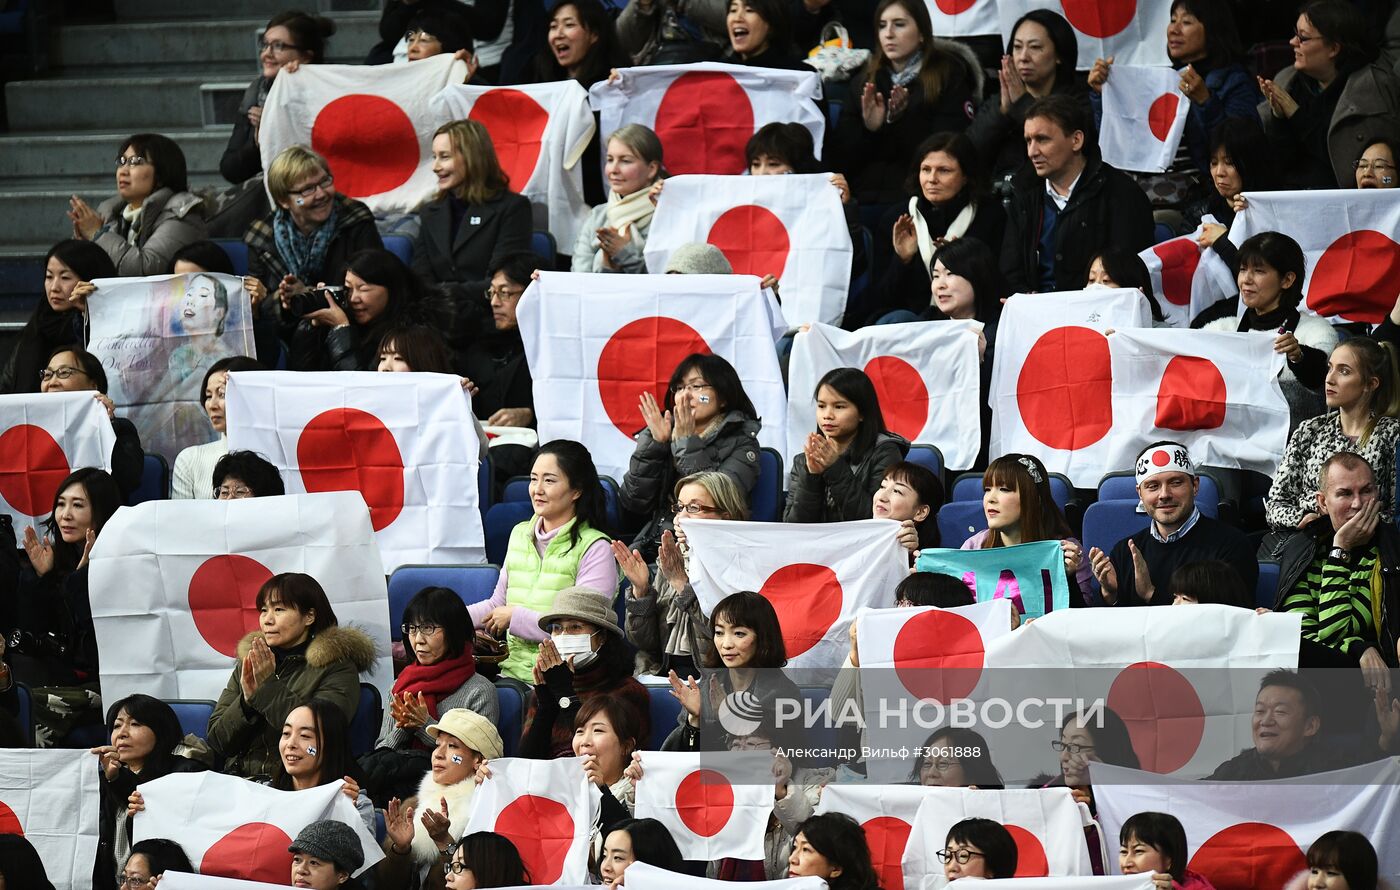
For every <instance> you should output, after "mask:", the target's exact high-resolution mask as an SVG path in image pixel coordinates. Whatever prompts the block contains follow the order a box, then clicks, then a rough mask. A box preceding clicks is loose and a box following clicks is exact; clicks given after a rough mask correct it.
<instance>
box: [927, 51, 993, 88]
mask: <svg viewBox="0 0 1400 890" xmlns="http://www.w3.org/2000/svg"><path fill="white" fill-rule="evenodd" d="M933 48H934V50H935V51H937V52H940V53H946V54H947V55H949V56H951V57H952V58H953V59H955V60H956V61H958V62H960V63H962V67H963V69H964V73H965V74H966V75H967V78H968V81H969V82H970V83H971V84H972V100H973V102H976V101H978V100H979V99H981V97H982V88H983V86H985V85H986V82H987V75H986V74H985V73H984V72H983V71H982V64H981V63H980V62H978V61H977V54H976V53H974V52H973V51H972V49H971V48H970V47H968V46H967V45H966V44H964V43H962V42H961V41H957V40H949V39H947V38H946V37H935V38H933Z"/></svg>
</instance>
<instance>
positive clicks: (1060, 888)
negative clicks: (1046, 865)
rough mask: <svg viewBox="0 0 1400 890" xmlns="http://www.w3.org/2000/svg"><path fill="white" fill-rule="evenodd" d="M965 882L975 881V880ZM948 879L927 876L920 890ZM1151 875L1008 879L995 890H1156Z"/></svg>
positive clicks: (933, 889) (939, 887)
mask: <svg viewBox="0 0 1400 890" xmlns="http://www.w3.org/2000/svg"><path fill="white" fill-rule="evenodd" d="M966 880H972V881H976V880H978V879H977V878H968V879H966ZM946 886H948V879H947V878H945V877H944V876H943V873H942V871H938V872H935V873H934V874H931V875H927V876H926V877H925V878H924V880H923V883H922V884H921V885H920V890H942V888H944V887H946ZM1156 886H1157V885H1156V884H1154V883H1153V882H1152V875H1151V874H1150V873H1149V874H1140V875H1113V876H1107V875H1100V876H1095V877H1090V876H1087V875H1085V876H1079V877H1072V878H1008V879H1006V880H1004V881H1003V880H999V881H997V890H1156Z"/></svg>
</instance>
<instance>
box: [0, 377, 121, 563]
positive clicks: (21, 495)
mask: <svg viewBox="0 0 1400 890" xmlns="http://www.w3.org/2000/svg"><path fill="white" fill-rule="evenodd" d="M94 395H95V393H91V392H50V393H29V394H25V395H0V512H3V513H4V514H5V515H6V516H9V517H10V520H11V522H13V523H14V528H15V534H16V536H18V537H20V538H21V540H22V539H23V534H24V529H26V528H29V527H30V526H36V527H37V526H38V524H39V522H40V521H41V520H42V519H45V518H47V517H48V515H49V513H50V512H51V511H52V510H53V503H54V498H55V497H57V495H58V486H59V485H60V484H62V482H63V480H64V479H66V478H68V476H69V474H71V473H72V472H73V471H74V470H77V469H80V468H82V467H98V468H100V469H103V470H111V469H112V446H114V445H116V444H117V435H116V433H114V432H112V421H111V420H110V419H109V418H108V417H107V409H105V408H103V407H102V403H101V402H99V401H97V399H95V398H94V397H93V396H94ZM37 530H38V531H39V532H40V536H41V537H42V536H43V530H42V529H37Z"/></svg>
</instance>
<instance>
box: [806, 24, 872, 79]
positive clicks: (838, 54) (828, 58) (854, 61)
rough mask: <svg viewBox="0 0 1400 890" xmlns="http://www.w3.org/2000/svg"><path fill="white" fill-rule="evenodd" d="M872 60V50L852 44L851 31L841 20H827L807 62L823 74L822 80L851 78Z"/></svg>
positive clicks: (808, 55)
mask: <svg viewBox="0 0 1400 890" xmlns="http://www.w3.org/2000/svg"><path fill="white" fill-rule="evenodd" d="M869 60H870V50H868V49H856V48H855V47H853V46H852V45H851V32H849V31H847V30H846V26H845V25H843V24H841V23H840V22H827V23H826V24H825V25H823V26H822V33H821V38H820V40H819V42H818V43H817V45H816V46H815V47H813V48H812V51H811V52H809V53H808V54H807V59H806V62H807V64H808V65H811V66H812V67H813V68H815V69H817V71H818V73H820V74H821V76H822V80H829V81H843V80H850V78H851V75H852V74H854V73H855V72H856V71H857V70H858V69H859V68H860V67H861V66H863V65H865V63H866V62H868V61H869Z"/></svg>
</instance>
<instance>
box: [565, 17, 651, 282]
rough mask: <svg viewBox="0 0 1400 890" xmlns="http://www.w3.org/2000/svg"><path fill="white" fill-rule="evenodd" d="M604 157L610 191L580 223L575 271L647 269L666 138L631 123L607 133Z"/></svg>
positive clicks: (574, 252) (636, 270)
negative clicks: (645, 252) (645, 251)
mask: <svg viewBox="0 0 1400 890" xmlns="http://www.w3.org/2000/svg"><path fill="white" fill-rule="evenodd" d="M658 2H660V0H658ZM605 161H606V166H605V169H604V172H605V173H606V175H607V179H608V188H609V190H610V194H609V195H608V200H607V202H606V203H604V204H599V205H598V206H597V207H594V208H593V209H592V210H591V211H589V213H588V218H587V219H585V220H584V221H583V224H582V225H580V226H579V230H578V239H577V240H576V241H575V242H574V250H573V258H574V259H573V271H575V272H633V273H636V272H645V271H646V270H647V267H646V260H645V258H644V257H643V256H642V248H643V247H645V246H646V239H647V232H648V231H649V230H650V229H651V215H652V212H653V211H655V210H656V206H655V205H654V204H652V202H651V199H650V197H649V192H650V190H651V187H652V186H653V185H655V184H656V182H657V180H658V179H660V178H661V177H663V176H665V175H666V171H665V169H664V168H663V167H662V166H661V140H660V139H659V138H657V136H656V134H655V133H654V132H652V131H651V130H649V129H647V128H646V127H644V126H642V125H641V124H627V125H626V126H624V127H621V128H620V129H618V130H617V132H615V133H613V134H612V135H611V136H609V137H608V154H607V158H606V159H605Z"/></svg>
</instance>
